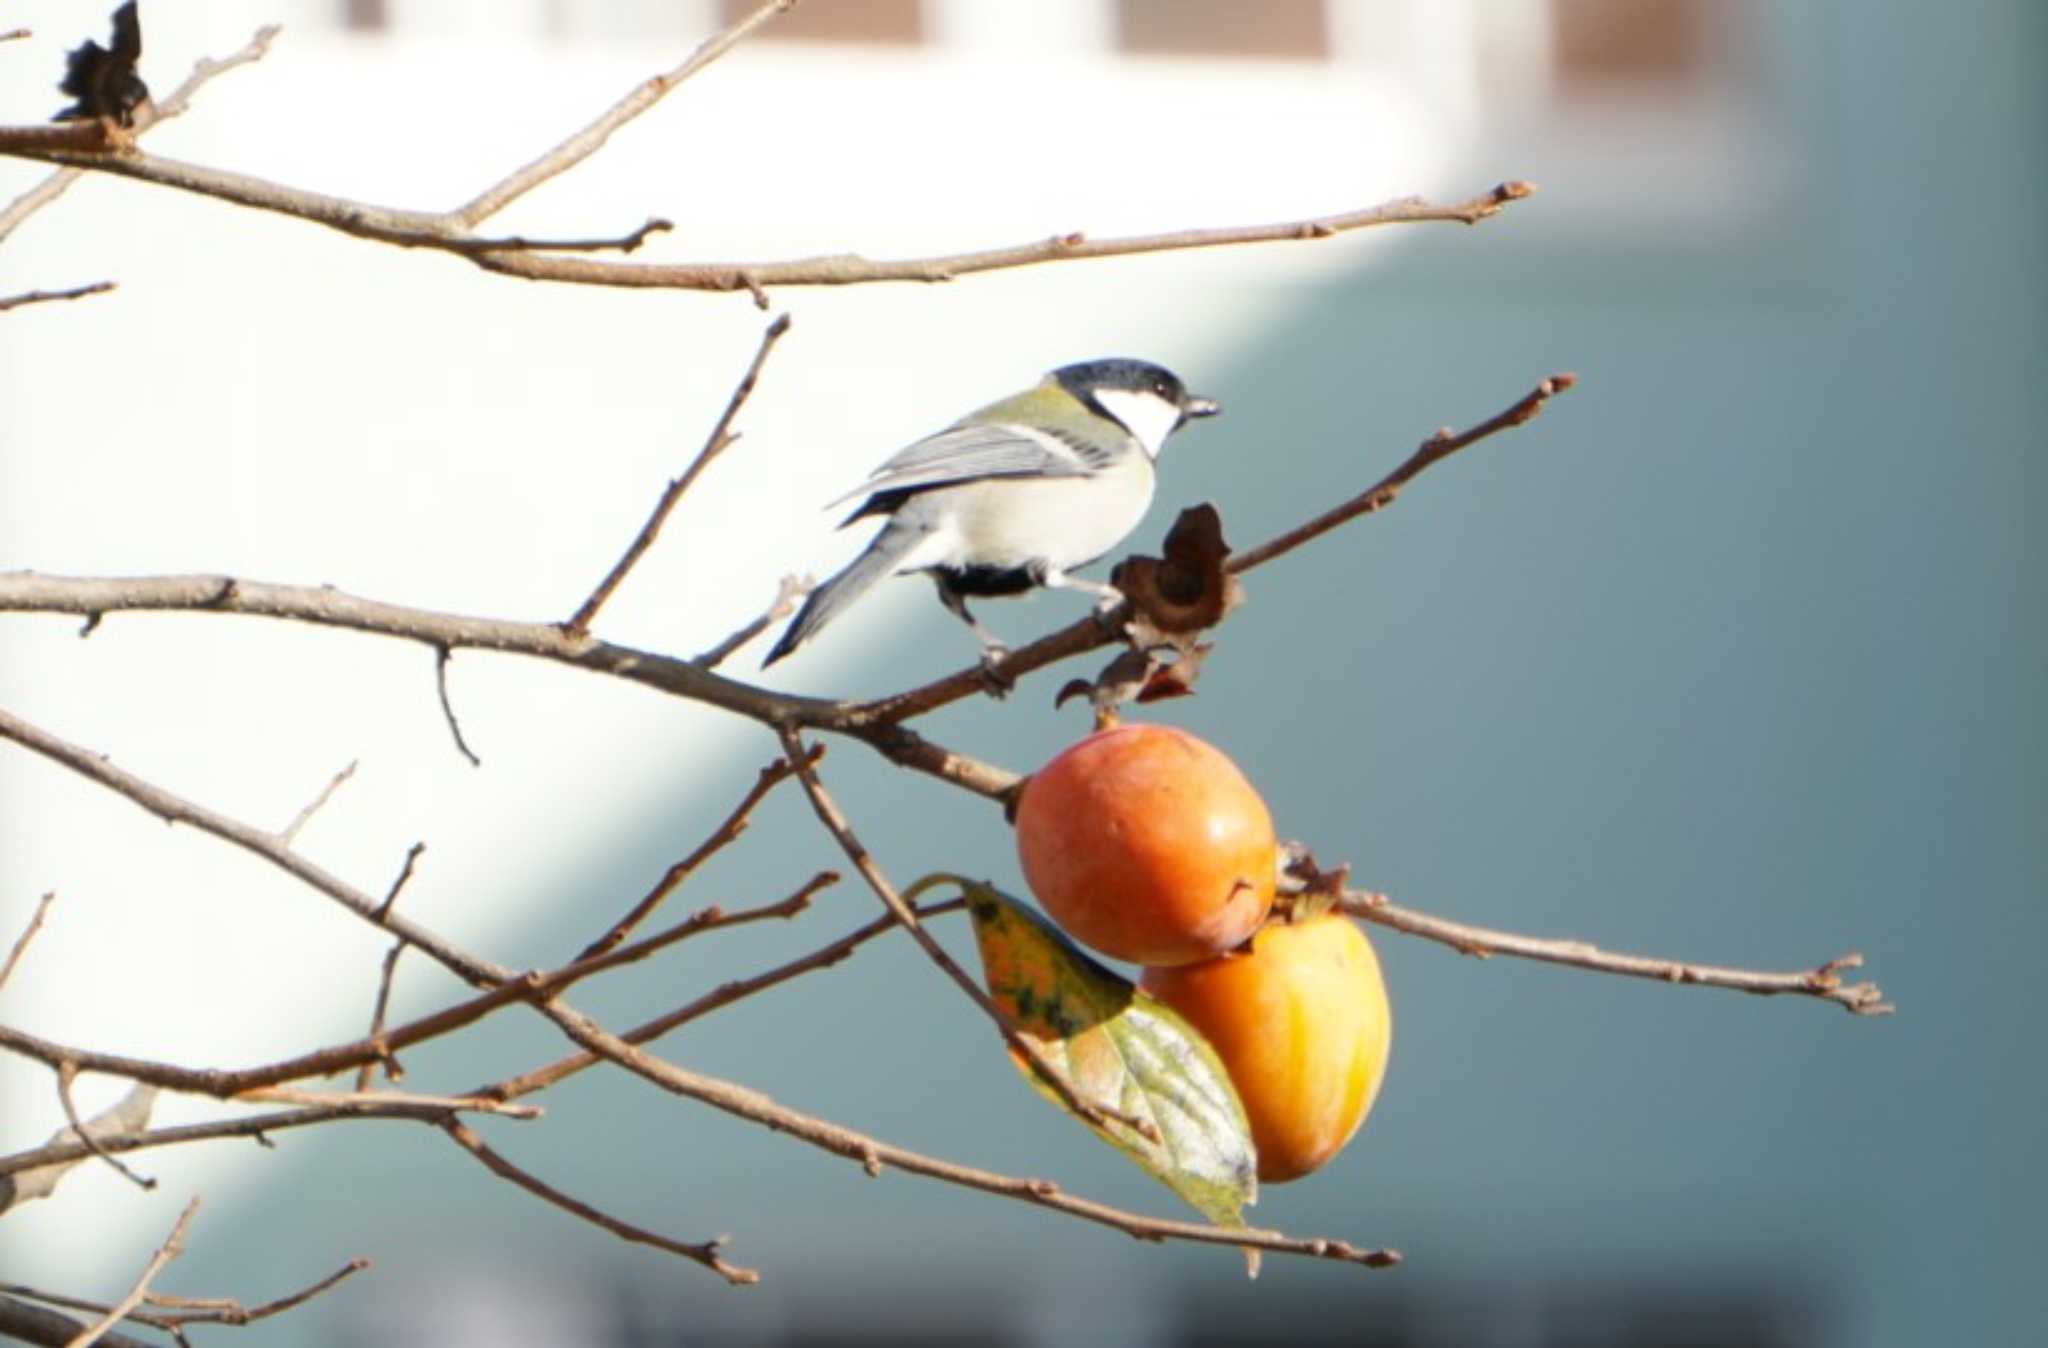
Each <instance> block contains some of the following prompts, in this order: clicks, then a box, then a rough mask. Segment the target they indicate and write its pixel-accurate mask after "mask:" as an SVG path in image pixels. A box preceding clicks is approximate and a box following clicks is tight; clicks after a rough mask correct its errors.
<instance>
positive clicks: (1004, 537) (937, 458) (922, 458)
mask: <svg viewBox="0 0 2048 1348" xmlns="http://www.w3.org/2000/svg"><path fill="white" fill-rule="evenodd" d="M1220 410H1221V408H1220V406H1219V404H1218V403H1217V402H1216V400H1215V399H1213V398H1204V397H1198V396H1196V395H1194V394H1191V393H1189V392H1188V390H1187V386H1186V385H1185V384H1184V383H1182V382H1181V379H1180V377H1179V376H1178V375H1176V374H1174V373H1173V372H1172V371H1171V370H1168V369H1166V368H1165V367H1163V366H1160V365H1155V364H1153V363H1152V362H1150V361H1145V360H1133V359H1130V358H1127V357H1114V358H1109V359H1103V360H1087V361H1081V362H1078V363H1076V364H1072V365H1063V366H1061V367H1060V368H1058V369H1056V370H1054V371H1052V372H1051V373H1049V374H1047V375H1046V376H1045V377H1044V378H1043V379H1041V380H1040V381H1039V382H1038V383H1037V384H1036V385H1034V386H1033V387H1031V388H1029V389H1026V390H1025V391H1023V392H1022V393H1018V394H1014V395H1012V396H1011V397H1008V398H1004V399H1002V400H1001V401H999V402H993V403H990V404H989V405H988V406H986V407H983V408H981V409H979V410H978V411H974V412H970V413H968V414H967V415H966V416H964V417H962V418H960V420H958V421H956V422H954V423H953V424H952V425H951V426H948V427H946V428H945V429H944V430H942V431H939V432H937V433H936V434H933V435H929V436H926V437H925V438H924V439H922V440H919V441H917V442H916V443H914V444H912V445H910V446H908V447H907V448H905V449H903V450H900V451H899V452H897V453H896V454H895V455H894V456H893V457H891V458H889V459H887V460H885V461H884V462H882V463H881V464H880V465H879V466H877V467H876V468H875V469H874V471H873V472H871V473H870V474H869V475H868V479H867V481H865V482H863V483H862V484H861V485H860V486H858V487H856V488H854V489H853V490H852V491H849V492H847V493H845V494H843V495H841V496H839V497H837V498H835V499H834V500H832V501H829V502H827V503H826V509H828V510H829V509H831V508H832V507H833V506H836V505H841V504H844V503H845V502H847V501H850V500H852V499H853V498H855V497H857V496H864V497H865V498H866V499H865V500H864V501H862V502H861V504H860V505H859V507H857V508H856V509H855V510H854V512H853V513H852V514H851V515H848V516H847V517H846V518H845V519H844V520H842V521H840V524H839V527H840V528H842V529H844V528H846V527H847V526H848V525H851V524H854V523H856V522H858V521H860V520H864V519H870V518H879V519H881V520H882V521H883V524H882V529H881V532H880V533H878V534H876V535H875V537H874V540H873V541H872V542H870V543H869V544H868V546H867V548H866V549H865V550H864V551H863V552H862V553H861V554H860V555H859V556H858V557H855V558H854V559H853V561H852V562H851V563H850V564H849V565H848V566H847V567H846V569H845V570H843V571H841V572H839V574H837V575H835V576H833V577H832V578H831V579H830V580H828V581H826V582H825V583H824V584H822V585H820V586H818V587H817V588H816V589H815V590H813V591H811V593H810V596H809V597H808V598H807V599H806V600H805V601H804V605H803V607H802V608H801V609H800V610H798V612H797V615H796V617H794V618H792V619H791V620H790V623H789V626H788V627H787V628H786V629H784V631H783V633H782V637H781V639H780V640H778V641H777V642H776V643H775V647H774V649H772V650H771V651H769V652H768V655H767V657H766V658H765V659H764V660H762V662H761V666H762V668H764V669H765V668H767V667H768V666H769V665H772V664H774V663H775V662H776V661H778V660H780V659H782V658H783V657H785V656H787V655H789V654H790V653H791V652H793V651H795V650H796V649H797V648H798V647H799V646H802V645H803V644H804V643H805V642H807V641H809V640H810V639H811V638H813V637H815V636H817V634H818V633H819V632H820V631H821V630H822V629H823V628H824V627H825V625H826V624H827V623H829V622H831V621H832V620H833V619H834V618H836V617H838V616H839V615H840V614H841V613H843V612H845V611H846V609H847V607H848V606H849V605H851V604H852V603H853V602H854V601H855V600H857V599H859V598H860V597H861V596H862V595H864V594H866V593H867V592H868V590H869V589H870V588H872V587H873V586H874V585H875V583H876V582H877V581H880V580H881V579H883V578H884V577H885V576H890V575H904V574H909V573H911V572H917V571H922V572H925V573H927V574H929V575H930V576H931V578H932V580H933V581H934V582H936V583H937V585H938V591H939V601H940V602H941V603H943V604H944V605H945V606H946V608H947V610H948V611H950V612H951V613H953V614H954V615H955V616H957V617H958V618H959V619H960V620H961V621H962V622H964V623H966V624H967V626H968V627H969V628H970V629H971V630H972V631H973V633H974V635H975V637H976V638H977V639H978V640H979V641H980V642H981V647H982V666H983V668H984V669H985V670H992V669H993V667H994V665H995V663H996V662H997V661H999V660H1000V659H1001V658H1002V656H1003V655H1004V653H1005V652H1006V647H1005V646H1004V645H1003V643H1002V642H1001V641H1000V640H998V639H997V638H996V637H995V636H994V635H992V634H991V633H990V632H989V631H988V630H987V629H986V628H984V627H983V626H982V625H981V624H980V623H979V622H977V621H976V620H975V617H974V615H973V614H972V613H971V612H969V611H968V608H967V601H968V599H970V598H982V597H994V596H999V595H1017V594H1024V593H1026V592H1028V591H1030V590H1034V589H1039V588H1047V589H1069V590H1082V591H1085V592H1088V593H1090V594H1093V595H1094V596H1095V597H1096V601H1097V603H1096V612H1097V613H1098V614H1105V613H1107V612H1109V611H1111V610H1113V609H1114V608H1115V607H1116V605H1117V604H1118V603H1120V602H1121V601H1122V599H1123V595H1122V593H1121V592H1120V591H1118V590H1117V589H1116V588H1115V587H1114V586H1111V585H1104V584H1101V583H1100V582H1097V581H1091V580H1083V579H1081V578H1079V577H1077V576H1075V575H1073V574H1072V573H1073V572H1074V570H1075V569H1077V568H1079V567H1083V566H1086V565H1087V564H1088V563H1090V562H1093V561H1095V560H1097V559H1098V558H1100V557H1102V556H1103V555H1104V554H1105V553H1107V552H1109V550H1110V549H1112V548H1114V547H1115V546H1116V545H1117V544H1118V543H1121V542H1122V541H1123V540H1124V538H1125V536H1126V535H1128V534H1129V533H1130V532H1131V530H1133V529H1135V528H1136V527H1137V526H1138V521H1139V520H1140V519H1142V518H1143V517H1144V514H1145V509H1146V507H1147V506H1149V505H1151V503H1152V490H1153V484H1154V480H1155V474H1154V464H1155V462H1156V461H1157V459H1158V458H1159V452H1160V450H1161V449H1163V448H1164V447H1165V445H1166V441H1167V438H1168V437H1169V436H1171V435H1172V434H1173V433H1174V432H1175V431H1177V430H1179V429H1180V428H1181V427H1183V426H1185V425H1186V424H1187V423H1188V422H1189V421H1190V420H1193V419H1196V418H1200V417H1209V416H1214V415H1215V414H1216V413H1217V412H1218V411H1220Z"/></svg>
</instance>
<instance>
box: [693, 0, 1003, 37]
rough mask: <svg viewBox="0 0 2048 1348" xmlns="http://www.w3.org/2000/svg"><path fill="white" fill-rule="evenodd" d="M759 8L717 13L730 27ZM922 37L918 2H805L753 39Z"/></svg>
mask: <svg viewBox="0 0 2048 1348" xmlns="http://www.w3.org/2000/svg"><path fill="white" fill-rule="evenodd" d="M1001 2H1002V0H990V3H1001ZM759 8H760V0H722V3H721V5H720V13H721V14H722V15H723V17H724V20H725V22H727V23H732V22H735V21H737V20H739V19H743V18H745V17H746V16H747V15H749V14H751V13H753V12H754V11H755V10H756V9H759ZM924 35H925V25H924V12H923V7H922V5H921V4H920V3H919V0H804V3H802V4H800V5H798V6H797V7H796V8H795V9H793V10H791V11H790V12H789V13H787V14H783V15H780V16H779V17H777V18H776V19H775V21H774V22H773V23H770V24H769V25H768V26H767V27H765V28H763V29H761V30H760V31H759V32H758V33H757V34H756V35H755V36H756V38H757V39H776V38H780V39H785V40H789V41H797V42H803V41H812V42H921V41H923V40H924Z"/></svg>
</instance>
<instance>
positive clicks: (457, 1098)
mask: <svg viewBox="0 0 2048 1348" xmlns="http://www.w3.org/2000/svg"><path fill="white" fill-rule="evenodd" d="M235 1099H236V1100H238V1101H241V1102H245V1103H248V1104H254V1105H299V1106H303V1107H304V1108H307V1109H346V1108H348V1107H350V1106H353V1105H368V1106H370V1107H372V1108H375V1107H377V1106H379V1105H384V1104H395V1105H410V1106H412V1107H413V1108H415V1109H419V1110H436V1109H438V1110H440V1111H441V1112H442V1114H443V1115H445V1116H446V1117H448V1118H453V1117H455V1116H456V1115H457V1114H496V1115H499V1116H501V1117H503V1118H508V1119H520V1120H523V1121H531V1120H533V1119H537V1118H539V1117H540V1116H541V1110H540V1109H539V1108H538V1107H537V1106H534V1105H508V1104H506V1103H505V1102H504V1101H503V1100H493V1099H489V1098H487V1097H482V1096H474V1095H414V1094H411V1093H408V1092H406V1091H301V1090H294V1089H292V1088H291V1087H289V1086H258V1087H257V1088H256V1089H254V1090H250V1091H243V1092H242V1093H241V1094H240V1095H237V1096H236V1097H235Z"/></svg>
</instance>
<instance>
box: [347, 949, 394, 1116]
mask: <svg viewBox="0 0 2048 1348" xmlns="http://www.w3.org/2000/svg"><path fill="white" fill-rule="evenodd" d="M404 953H405V942H403V941H393V942H392V943H391V948H390V949H389V950H387V951H385V952H384V963H383V967H382V969H381V971H380V972H379V974H378V976H377V998H376V1000H375V1001H374V1002H373V1003H371V1006H370V1033H369V1035H368V1036H367V1038H368V1039H369V1041H370V1043H371V1044H373V1045H376V1046H377V1047H378V1049H379V1050H380V1051H379V1052H378V1054H377V1056H376V1058H374V1059H372V1060H371V1061H369V1062H366V1063H364V1064H363V1065H362V1066H361V1067H358V1068H357V1069H356V1089H357V1090H359V1091H366V1090H368V1089H370V1085H371V1083H372V1082H373V1081H374V1080H375V1079H376V1076H377V1068H378V1066H379V1064H381V1065H382V1066H383V1068H384V1079H385V1080H386V1081H392V1082H397V1081H403V1080H404V1079H405V1068H404V1067H402V1066H401V1065H400V1064H399V1061H398V1054H396V1053H395V1052H393V1051H392V1050H391V1048H390V1047H389V1046H388V1045H386V1044H385V1041H384V1017H385V1016H386V1015H387V1014H389V1012H390V1010H391V982H392V980H393V979H394V978H396V977H397V975H398V957H399V956H401V955H403V954H404Z"/></svg>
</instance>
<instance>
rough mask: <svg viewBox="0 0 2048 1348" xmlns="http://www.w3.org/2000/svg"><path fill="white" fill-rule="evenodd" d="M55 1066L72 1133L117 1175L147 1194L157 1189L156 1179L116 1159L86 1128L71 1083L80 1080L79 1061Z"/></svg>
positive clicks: (61, 1098) (59, 1091)
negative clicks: (131, 1168) (73, 1095)
mask: <svg viewBox="0 0 2048 1348" xmlns="http://www.w3.org/2000/svg"><path fill="white" fill-rule="evenodd" d="M53 1066H54V1067H55V1068H56V1070H57V1103H59V1104H60V1105H62V1106H63V1107H64V1118H65V1120H66V1122H68V1123H70V1125H71V1131H72V1132H74V1133H76V1134H78V1140H79V1141H80V1142H82V1143H84V1144H85V1149H86V1150H87V1151H89V1152H91V1153H92V1154H93V1155H94V1156H96V1157H98V1158H99V1159H100V1160H102V1161H105V1162H106V1163H107V1165H108V1166H109V1167H111V1168H112V1169H113V1171H114V1173H115V1174H117V1175H119V1176H121V1177H122V1178H123V1179H126V1180H127V1181H128V1182H129V1183H131V1184H133V1185H134V1186H135V1187H136V1188H138V1189H141V1190H142V1191H144V1192H145V1193H147V1192H148V1191H149V1190H151V1189H154V1188H156V1181H155V1180H154V1179H152V1178H150V1177H149V1176H148V1175H141V1174H137V1173H136V1172H135V1171H133V1170H130V1169H129V1168H128V1167H127V1166H126V1165H124V1164H122V1163H121V1162H120V1161H118V1160H116V1159H114V1157H113V1156H112V1155H111V1154H109V1153H108V1152H107V1150H106V1149H105V1148H104V1147H102V1146H100V1142H99V1139H98V1138H97V1137H95V1136H93V1131H92V1129H90V1128H88V1127H86V1126H85V1120H84V1119H82V1118H80V1117H79V1114H78V1102H77V1101H76V1100H74V1099H72V1098H71V1083H72V1082H73V1081H76V1080H77V1079H78V1071H79V1067H78V1063H77V1061H76V1060H75V1059H72V1058H65V1059H63V1060H62V1061H59V1062H57V1063H55V1064H53Z"/></svg>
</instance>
